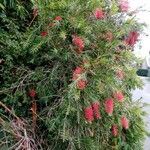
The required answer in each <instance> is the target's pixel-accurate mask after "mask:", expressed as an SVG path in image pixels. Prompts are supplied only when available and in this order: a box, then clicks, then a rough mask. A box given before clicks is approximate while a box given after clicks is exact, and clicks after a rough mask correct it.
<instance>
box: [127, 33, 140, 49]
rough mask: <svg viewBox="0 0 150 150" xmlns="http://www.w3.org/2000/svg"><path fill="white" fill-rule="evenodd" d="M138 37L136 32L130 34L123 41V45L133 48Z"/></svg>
mask: <svg viewBox="0 0 150 150" xmlns="http://www.w3.org/2000/svg"><path fill="white" fill-rule="evenodd" d="M138 37H139V34H138V33H137V32H136V31H134V32H130V34H129V36H128V38H127V39H125V43H126V44H127V45H130V46H132V47H133V46H134V45H135V43H136V42H137V40H138Z"/></svg>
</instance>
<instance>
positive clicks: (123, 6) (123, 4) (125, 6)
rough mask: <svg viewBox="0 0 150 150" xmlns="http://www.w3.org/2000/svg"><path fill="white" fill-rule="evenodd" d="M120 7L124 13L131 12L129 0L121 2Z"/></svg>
mask: <svg viewBox="0 0 150 150" xmlns="http://www.w3.org/2000/svg"><path fill="white" fill-rule="evenodd" d="M119 7H120V10H121V11H122V12H127V11H128V10H129V2H128V1H127V0H121V1H120V2H119Z"/></svg>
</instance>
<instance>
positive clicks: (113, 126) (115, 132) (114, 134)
mask: <svg viewBox="0 0 150 150" xmlns="http://www.w3.org/2000/svg"><path fill="white" fill-rule="evenodd" d="M111 132H112V135H113V136H114V137H116V136H118V126H117V125H116V124H114V125H112V127H111Z"/></svg>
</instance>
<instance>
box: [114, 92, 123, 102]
mask: <svg viewBox="0 0 150 150" xmlns="http://www.w3.org/2000/svg"><path fill="white" fill-rule="evenodd" d="M113 97H114V98H115V99H116V100H117V101H118V102H123V101H124V95H123V93H122V92H121V91H116V92H114V93H113Z"/></svg>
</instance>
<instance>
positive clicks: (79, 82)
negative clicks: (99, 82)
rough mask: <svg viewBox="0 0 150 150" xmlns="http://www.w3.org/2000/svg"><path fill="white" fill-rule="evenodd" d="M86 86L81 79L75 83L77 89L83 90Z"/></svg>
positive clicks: (84, 81)
mask: <svg viewBox="0 0 150 150" xmlns="http://www.w3.org/2000/svg"><path fill="white" fill-rule="evenodd" d="M86 84H87V82H86V80H83V79H81V80H79V81H78V82H77V87H78V89H80V90H83V89H85V87H86Z"/></svg>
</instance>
